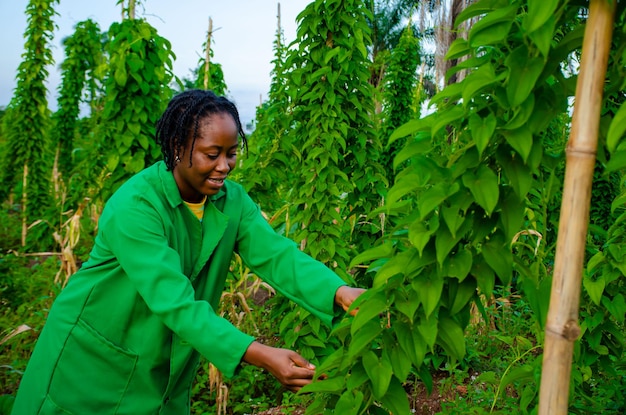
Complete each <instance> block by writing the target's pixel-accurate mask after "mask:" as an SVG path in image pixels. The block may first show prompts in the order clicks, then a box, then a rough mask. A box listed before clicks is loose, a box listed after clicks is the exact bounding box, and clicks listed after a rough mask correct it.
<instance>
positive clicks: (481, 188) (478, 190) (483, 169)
mask: <svg viewBox="0 0 626 415" xmlns="http://www.w3.org/2000/svg"><path fill="white" fill-rule="evenodd" d="M463 184H464V185H465V187H467V188H468V189H469V190H470V191H471V192H472V195H473V196H474V199H475V200H476V203H478V204H479V205H480V206H481V207H482V208H483V209H485V212H487V215H489V216H491V213H492V212H493V210H494V209H495V207H496V205H497V204H498V198H499V197H500V188H499V187H498V176H496V174H495V173H494V172H493V171H492V170H491V169H490V168H489V167H487V166H485V165H480V166H479V167H478V169H477V171H476V172H472V171H468V172H467V173H465V174H464V175H463Z"/></svg>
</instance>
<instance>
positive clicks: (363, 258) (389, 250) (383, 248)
mask: <svg viewBox="0 0 626 415" xmlns="http://www.w3.org/2000/svg"><path fill="white" fill-rule="evenodd" d="M393 251H394V248H393V243H391V242H389V241H384V242H383V243H382V244H380V245H377V246H375V247H373V248H370V249H368V250H367V251H364V252H361V253H360V254H358V255H357V256H355V257H354V258H353V259H352V261H350V266H349V267H348V268H354V267H355V266H357V265H361V264H364V263H366V262H369V261H373V260H375V259H380V258H389V257H390V256H391V255H392V254H393Z"/></svg>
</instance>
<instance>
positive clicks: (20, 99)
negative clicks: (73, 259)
mask: <svg viewBox="0 0 626 415" xmlns="http://www.w3.org/2000/svg"><path fill="white" fill-rule="evenodd" d="M56 3H58V1H57V0H31V1H29V2H28V5H27V7H26V14H27V15H28V23H27V28H26V32H25V33H24V37H25V38H26V43H25V45H24V47H25V51H24V54H23V59H22V62H21V63H20V65H19V67H18V75H17V87H16V88H15V92H14V95H13V98H11V102H10V103H9V106H8V108H7V113H6V114H5V116H4V117H3V122H4V123H5V124H4V134H6V140H7V142H6V146H7V148H6V150H5V151H4V152H3V156H4V159H3V160H2V163H0V165H1V166H2V174H1V175H0V201H6V200H7V198H8V197H9V195H10V194H11V193H13V194H17V195H18V196H17V197H18V198H19V200H20V202H19V203H20V205H21V210H22V228H23V230H22V245H26V235H27V226H28V225H29V224H30V222H32V221H33V220H34V219H35V218H39V213H40V212H42V211H43V210H45V208H46V207H47V206H50V204H51V202H50V189H51V182H50V176H51V172H52V163H51V160H52V159H53V157H51V156H50V155H51V154H52V150H51V146H50V140H49V136H48V133H49V127H50V111H49V110H48V100H47V89H46V86H45V80H46V77H47V76H48V70H47V65H50V64H52V63H53V58H52V50H51V49H50V47H49V44H50V41H51V39H52V36H53V31H54V27H55V25H54V22H53V20H52V19H53V17H54V15H55V11H54V5H55V4H56ZM35 241H36V240H33V241H32V242H33V243H35Z"/></svg>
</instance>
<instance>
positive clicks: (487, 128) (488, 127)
mask: <svg viewBox="0 0 626 415" xmlns="http://www.w3.org/2000/svg"><path fill="white" fill-rule="evenodd" d="M496 125H497V120H496V117H495V115H493V114H492V113H491V112H490V113H489V114H488V115H487V116H486V117H485V118H482V117H481V116H479V115H477V114H471V115H470V116H469V129H470V132H471V134H472V138H473V139H474V142H475V143H476V148H478V154H479V155H482V154H483V151H485V148H487V145H488V144H489V141H490V140H491V137H493V133H494V132H495V131H496Z"/></svg>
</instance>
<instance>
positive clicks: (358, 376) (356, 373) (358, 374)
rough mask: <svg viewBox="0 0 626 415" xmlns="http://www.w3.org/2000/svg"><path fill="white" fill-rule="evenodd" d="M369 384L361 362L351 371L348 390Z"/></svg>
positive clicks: (353, 366) (354, 365)
mask: <svg viewBox="0 0 626 415" xmlns="http://www.w3.org/2000/svg"><path fill="white" fill-rule="evenodd" d="M365 382H367V373H366V372H365V368H363V365H362V364H361V362H356V363H355V364H353V365H352V368H351V369H350V376H348V381H347V382H346V383H347V385H346V386H347V388H348V390H354V389H356V388H358V387H359V386H361V385H362V384H364V383H365ZM315 415H318V414H315Z"/></svg>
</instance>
